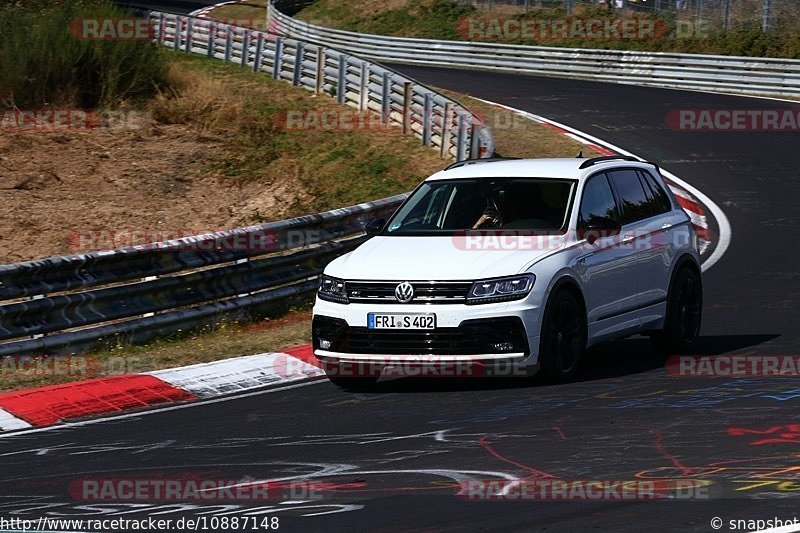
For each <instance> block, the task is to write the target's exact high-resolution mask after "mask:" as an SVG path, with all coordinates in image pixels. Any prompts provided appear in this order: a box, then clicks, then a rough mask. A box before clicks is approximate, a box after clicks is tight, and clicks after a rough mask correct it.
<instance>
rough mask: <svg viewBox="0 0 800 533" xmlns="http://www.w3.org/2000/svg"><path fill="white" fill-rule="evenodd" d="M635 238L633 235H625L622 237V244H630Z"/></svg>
mask: <svg viewBox="0 0 800 533" xmlns="http://www.w3.org/2000/svg"><path fill="white" fill-rule="evenodd" d="M635 240H636V237H634V236H633V235H625V236H624V237H622V244H630V243H632V242H633V241H635Z"/></svg>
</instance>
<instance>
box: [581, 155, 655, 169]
mask: <svg viewBox="0 0 800 533" xmlns="http://www.w3.org/2000/svg"><path fill="white" fill-rule="evenodd" d="M604 161H635V162H636V163H644V161H642V160H641V159H639V158H638V157H633V156H632V155H604V156H602V157H593V158H591V159H587V160H586V161H584V162H583V163H581V166H580V167H578V168H582V169H583V168H588V167H590V166H592V165H596V164H598V163H602V162H604Z"/></svg>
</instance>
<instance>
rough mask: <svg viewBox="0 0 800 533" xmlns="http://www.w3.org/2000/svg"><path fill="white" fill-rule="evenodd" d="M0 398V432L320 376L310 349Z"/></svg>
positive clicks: (202, 364)
mask: <svg viewBox="0 0 800 533" xmlns="http://www.w3.org/2000/svg"><path fill="white" fill-rule="evenodd" d="M288 352H289V353H283V352H275V353H263V354H258V355H249V356H245V357H234V358H231V359H223V360H221V361H212V362H210V363H199V364H196V365H190V366H186V367H179V368H172V369H167V370H157V371H154V372H146V373H142V374H131V375H125V376H114V377H109V378H100V379H91V380H86V381H78V382H74V383H64V384H60V385H51V386H47V387H40V388H36V389H28V390H21V391H12V392H8V393H4V394H0V431H13V430H21V429H26V428H30V427H31V426H48V425H52V424H57V423H60V422H66V421H69V420H74V419H81V418H87V417H92V416H98V415H108V414H118V413H121V412H125V411H128V410H131V409H142V408H146V407H152V406H157V405H163V404H174V403H179V402H188V401H194V400H199V399H208V398H213V397H216V396H224V395H226V394H231V393H237V392H242V391H248V390H251V389H255V388H260V387H264V386H268V385H286V384H289V383H293V382H298V381H306V380H309V379H313V378H317V377H319V376H322V375H324V372H323V371H322V369H321V368H320V365H319V363H318V362H317V361H316V358H315V357H314V356H313V353H312V350H311V346H310V345H307V346H299V347H297V348H293V349H291V350H288Z"/></svg>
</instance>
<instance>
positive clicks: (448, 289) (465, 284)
mask: <svg viewBox="0 0 800 533" xmlns="http://www.w3.org/2000/svg"><path fill="white" fill-rule="evenodd" d="M400 283H402V282H401V281H348V282H347V296H348V299H349V301H350V302H351V303H376V304H381V303H386V304H388V303H397V298H395V296H394V290H395V288H397V286H398V285H399V284H400ZM410 283H411V286H412V287H414V298H413V299H412V300H411V302H409V303H416V304H434V303H435V304H463V303H465V302H466V301H467V293H468V292H469V289H470V287H472V282H469V281H411V282H410Z"/></svg>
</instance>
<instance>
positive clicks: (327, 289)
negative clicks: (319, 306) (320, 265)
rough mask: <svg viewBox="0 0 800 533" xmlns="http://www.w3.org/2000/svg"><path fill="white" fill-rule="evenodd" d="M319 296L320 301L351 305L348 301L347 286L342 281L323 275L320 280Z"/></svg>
mask: <svg viewBox="0 0 800 533" xmlns="http://www.w3.org/2000/svg"><path fill="white" fill-rule="evenodd" d="M317 295H318V296H319V297H320V299H322V300H328V301H329V302H338V303H342V304H346V303H349V301H348V299H347V286H346V285H345V282H344V280H342V279H338V278H332V277H330V276H325V275H323V276H322V277H321V278H320V280H319V291H318V292H317Z"/></svg>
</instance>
